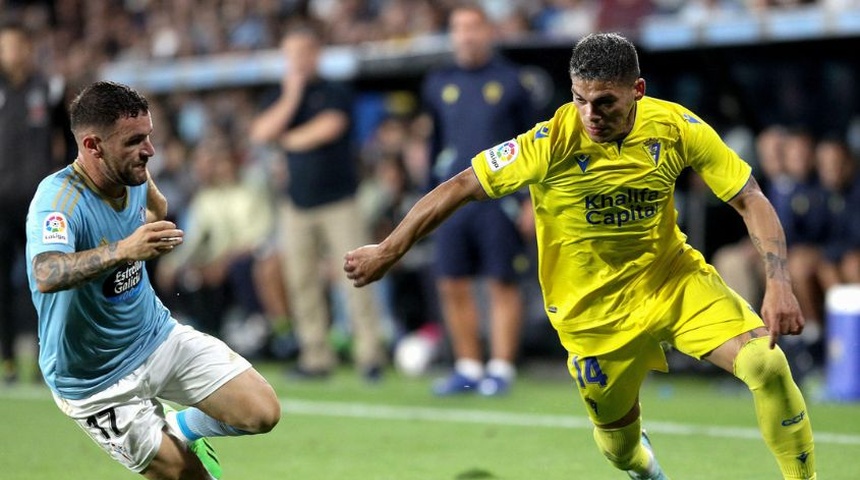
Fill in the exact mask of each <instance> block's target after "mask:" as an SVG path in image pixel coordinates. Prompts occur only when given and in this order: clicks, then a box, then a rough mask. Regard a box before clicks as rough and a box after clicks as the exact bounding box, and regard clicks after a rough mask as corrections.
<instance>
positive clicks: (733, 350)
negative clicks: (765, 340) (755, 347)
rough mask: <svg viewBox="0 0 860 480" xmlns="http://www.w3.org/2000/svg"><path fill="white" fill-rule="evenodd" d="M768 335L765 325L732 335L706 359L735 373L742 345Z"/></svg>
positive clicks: (705, 357)
mask: <svg viewBox="0 0 860 480" xmlns="http://www.w3.org/2000/svg"><path fill="white" fill-rule="evenodd" d="M766 336H768V333H767V329H766V328H764V327H759V328H756V329H755V330H752V331H749V332H744V333H742V334H740V335H737V336H735V337H732V338H730V339H728V340H727V341H725V342H724V343H723V344H722V345H720V346H719V347H717V348H715V349H714V350H713V351H712V352H711V353H709V354H707V355H705V356H704V359H705V360H707V361H709V362H711V363H713V364H714V365H716V366H718V367H720V368H722V369H723V370H725V371H727V372H729V373H731V374H734V365H735V357H737V356H738V352H740V351H741V347H743V346H744V345H746V343H747V342H749V341H750V340H752V339H753V338H757V337H766Z"/></svg>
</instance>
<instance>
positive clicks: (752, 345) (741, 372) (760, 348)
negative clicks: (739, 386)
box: [734, 337, 791, 390]
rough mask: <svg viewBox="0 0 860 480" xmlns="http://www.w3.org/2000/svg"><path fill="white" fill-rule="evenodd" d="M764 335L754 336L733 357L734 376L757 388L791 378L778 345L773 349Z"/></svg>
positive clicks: (750, 386) (786, 361)
mask: <svg viewBox="0 0 860 480" xmlns="http://www.w3.org/2000/svg"><path fill="white" fill-rule="evenodd" d="M769 341H770V339H769V338H766V337H760V338H754V339H752V340H750V341H749V342H747V343H746V344H745V345H744V346H743V347H741V349H740V351H739V352H738V355H737V357H735V368H734V370H735V376H736V377H738V378H739V379H740V380H741V381H743V382H744V383H746V384H747V386H748V387H749V388H750V390H757V389H760V388H764V387H766V386H768V385H771V384H775V383H783V382H785V381H786V380H790V379H791V371H790V369H789V367H788V360H787V359H786V358H785V354H784V353H783V352H782V349H780V348H779V347H778V346H777V347H775V348H774V349H773V350H771V349H770V347H769V345H768V343H769Z"/></svg>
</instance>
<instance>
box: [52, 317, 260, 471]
mask: <svg viewBox="0 0 860 480" xmlns="http://www.w3.org/2000/svg"><path fill="white" fill-rule="evenodd" d="M249 368H251V364H250V363H249V362H248V361H247V360H245V359H244V358H243V357H242V356H241V355H239V354H237V353H236V352H234V351H233V350H231V349H230V347H228V346H227V344H225V343H224V342H222V341H221V340H219V339H217V338H215V337H212V336H209V335H206V334H205V333H201V332H198V331H197V330H194V329H193V328H191V327H189V326H187V325H181V324H178V325H176V327H174V329H173V331H172V332H170V334H169V335H168V337H167V339H166V340H165V341H164V343H162V344H161V345H160V346H159V347H158V348H157V349H156V350H155V352H153V353H152V355H150V357H149V358H148V359H147V360H146V362H144V363H143V365H141V366H140V367H138V368H137V369H136V370H135V371H133V372H132V373H131V374H129V375H128V376H126V377H124V378H122V379H120V380H119V381H118V382H117V383H115V384H113V385H111V386H110V387H108V388H107V389H105V390H103V391H101V392H99V393H97V394H95V395H93V396H91V397H89V398H85V399H82V400H70V399H65V398H62V397H60V396H58V395H57V394H56V393H55V394H54V401H55V402H56V403H57V406H58V407H60V410H62V411H63V413H65V414H66V415H67V416H69V417H71V418H72V419H73V420H75V422H77V424H78V425H79V426H80V427H81V428H82V429H83V430H84V431H85V432H87V435H89V436H90V438H92V439H93V440H94V441H95V442H96V443H98V444H99V446H101V447H102V449H103V450H105V451H106V452H108V454H110V456H112V457H113V458H114V459H115V460H117V461H118V462H119V463H121V464H123V465H125V466H126V467H127V468H128V469H129V470H131V471H133V472H137V473H139V472H141V471H143V470H144V469H145V468H146V467H147V465H149V462H151V461H152V459H153V458H155V455H156V454H157V453H158V449H159V447H160V446H161V439H162V433H161V432H162V430H163V429H164V428H165V426H166V425H167V424H166V423H165V421H164V411H163V409H162V406H161V402H160V401H159V400H158V399H159V398H160V399H164V400H168V401H171V402H174V403H178V404H181V405H194V404H196V403H198V402H200V401H202V400H203V399H205V398H206V397H208V396H209V395H211V394H212V393H213V392H214V391H215V390H217V389H218V388H220V387H221V386H222V385H224V384H225V383H227V382H228V381H230V380H231V379H233V378H235V377H236V376H237V375H239V374H240V373H242V372H244V371H245V370H247V369H249Z"/></svg>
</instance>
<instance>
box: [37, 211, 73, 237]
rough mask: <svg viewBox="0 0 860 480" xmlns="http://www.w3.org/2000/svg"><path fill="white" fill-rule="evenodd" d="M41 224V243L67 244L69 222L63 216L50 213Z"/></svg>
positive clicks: (57, 213) (58, 213)
mask: <svg viewBox="0 0 860 480" xmlns="http://www.w3.org/2000/svg"><path fill="white" fill-rule="evenodd" d="M42 223H43V226H42V243H65V244H68V243H69V222H68V220H66V216H65V215H63V214H62V213H60V212H51V213H49V214H48V215H46V216H45V221H44V222H42Z"/></svg>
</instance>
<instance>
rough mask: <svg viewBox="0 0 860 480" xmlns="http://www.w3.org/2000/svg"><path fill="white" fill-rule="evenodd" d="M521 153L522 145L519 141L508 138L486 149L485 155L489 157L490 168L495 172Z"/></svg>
mask: <svg viewBox="0 0 860 480" xmlns="http://www.w3.org/2000/svg"><path fill="white" fill-rule="evenodd" d="M519 153H520V146H519V145H518V144H517V141H516V140H508V141H507V142H502V143H500V144H498V145H496V146H495V147H493V148H491V149H489V150H486V151H484V157H485V158H486V159H487V164H488V165H489V166H490V170H492V171H494V172H495V171H497V170H499V169H500V168H502V167H504V166H505V165H508V164H509V163H511V162H513V161H514V160H516V159H517V156H518V155H519Z"/></svg>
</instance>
